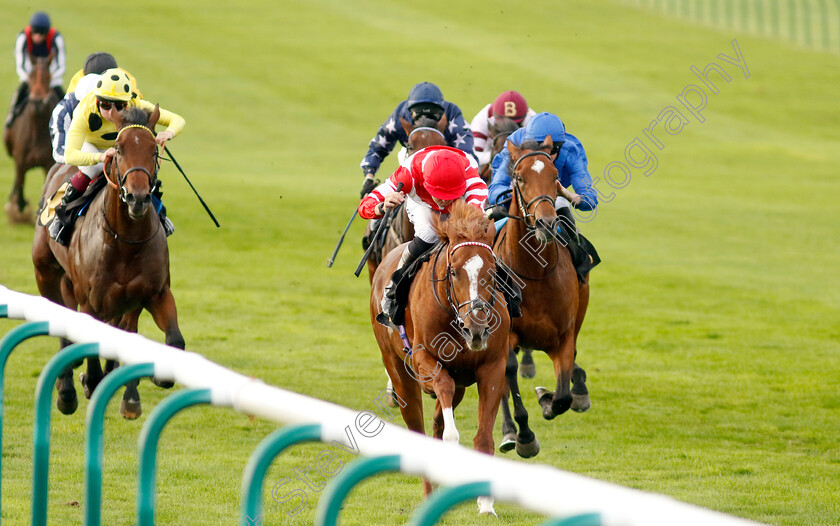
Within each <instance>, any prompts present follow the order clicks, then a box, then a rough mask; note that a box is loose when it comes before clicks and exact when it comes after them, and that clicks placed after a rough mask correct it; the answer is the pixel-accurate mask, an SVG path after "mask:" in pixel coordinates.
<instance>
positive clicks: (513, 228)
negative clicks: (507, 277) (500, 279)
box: [502, 199, 558, 279]
mask: <svg viewBox="0 0 840 526" xmlns="http://www.w3.org/2000/svg"><path fill="white" fill-rule="evenodd" d="M510 213H511V215H519V216H524V214H522V212H521V211H520V210H519V205H518V204H517V203H516V200H515V199H514V201H513V202H512V203H511V212H510ZM506 228H507V230H508V232H507V235H506V236H505V239H504V241H503V250H502V260H503V261H504V263H505V264H506V265H507V266H508V267H510V268H511V269H512V270H513V271H514V272H516V273H517V274H520V275H525V276H528V277H531V278H536V279H541V278H543V277H546V276H548V275H549V274H550V273H551V271H552V270H553V269H554V268H555V267H556V266H557V258H558V250H557V247H556V246H554V245H555V243H556V241H552V242H550V243H545V244H543V243H540V242H539V241H538V240H537V236H536V235H535V232H534V231H533V230H531V231H529V230H528V227H527V225H526V222H525V221H524V220H522V219H514V218H511V219H508V222H507V225H506Z"/></svg>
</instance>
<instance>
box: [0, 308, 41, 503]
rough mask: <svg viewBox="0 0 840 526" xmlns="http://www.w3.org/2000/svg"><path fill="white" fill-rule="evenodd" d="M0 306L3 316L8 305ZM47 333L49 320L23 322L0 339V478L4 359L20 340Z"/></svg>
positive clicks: (0, 472)
mask: <svg viewBox="0 0 840 526" xmlns="http://www.w3.org/2000/svg"><path fill="white" fill-rule="evenodd" d="M0 307H3V316H2V317H4V318H5V317H6V315H7V314H8V307H7V306H6V305H0ZM49 333H50V324H49V322H46V321H33V322H30V323H24V324H23V325H18V326H17V327H15V328H14V329H12V330H10V331H9V332H8V333H7V334H6V335H5V336H3V339H2V340H0V480H2V479H3V477H2V471H3V413H4V409H3V408H4V399H3V398H4V397H3V392H4V391H5V387H4V382H5V376H6V361H8V359H9V355H10V354H12V351H14V350H15V347H17V346H18V345H19V344H20V343H21V342H23V341H25V340H28V339H29V338H32V337H34V336H45V335H48V334H49ZM0 495H2V483H0Z"/></svg>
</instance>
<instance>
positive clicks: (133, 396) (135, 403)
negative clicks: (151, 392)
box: [120, 380, 143, 420]
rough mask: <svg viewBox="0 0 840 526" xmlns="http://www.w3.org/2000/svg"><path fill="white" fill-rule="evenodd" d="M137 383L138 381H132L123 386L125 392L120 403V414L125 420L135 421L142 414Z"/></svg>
mask: <svg viewBox="0 0 840 526" xmlns="http://www.w3.org/2000/svg"><path fill="white" fill-rule="evenodd" d="M139 382H140V380H132V381H130V382H128V383H127V384H125V392H124V393H123V397H122V402H121V403H120V414H121V415H122V416H123V418H125V419H126V420H135V419H137V418H138V417H140V414H141V413H142V412H143V410H142V409H141V407H140V393H139V392H138V391H137V384H138V383H139Z"/></svg>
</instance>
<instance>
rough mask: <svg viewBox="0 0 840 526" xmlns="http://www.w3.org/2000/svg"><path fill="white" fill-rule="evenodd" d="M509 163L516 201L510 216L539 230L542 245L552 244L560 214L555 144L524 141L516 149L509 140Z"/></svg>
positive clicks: (548, 140) (514, 200) (529, 227)
mask: <svg viewBox="0 0 840 526" xmlns="http://www.w3.org/2000/svg"><path fill="white" fill-rule="evenodd" d="M507 144H508V151H509V152H510V162H511V163H512V165H513V169H512V170H511V178H512V179H513V202H512V203H511V215H513V216H518V214H521V217H520V219H524V221H525V224H526V226H527V227H528V229H529V230H533V229H536V231H537V236H536V237H537V239H538V240H539V241H540V243H543V244H545V243H549V242H551V241H552V240H553V239H554V238H555V237H554V228H555V226H556V225H555V222H556V220H557V212H556V211H555V209H554V202H555V201H556V199H557V168H556V167H555V166H554V156H553V155H552V153H551V152H552V151H553V149H554V142H553V141H552V140H551V136H550V135H549V136H548V137H546V138H545V141H543V142H542V143H541V144H538V143H537V142H536V141H525V142H523V143H522V146H521V147H517V146H516V145H514V144H513V143H511V142H510V141H508V143H507Z"/></svg>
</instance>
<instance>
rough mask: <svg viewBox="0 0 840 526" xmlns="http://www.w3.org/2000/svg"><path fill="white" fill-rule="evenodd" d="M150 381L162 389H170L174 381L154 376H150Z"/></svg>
mask: <svg viewBox="0 0 840 526" xmlns="http://www.w3.org/2000/svg"><path fill="white" fill-rule="evenodd" d="M152 383H153V384H155V385H156V386H158V387H160V388H163V389H172V388H173V387H174V386H175V382H170V381H169V380H158V379H157V378H155V377H154V376H153V377H152Z"/></svg>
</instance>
